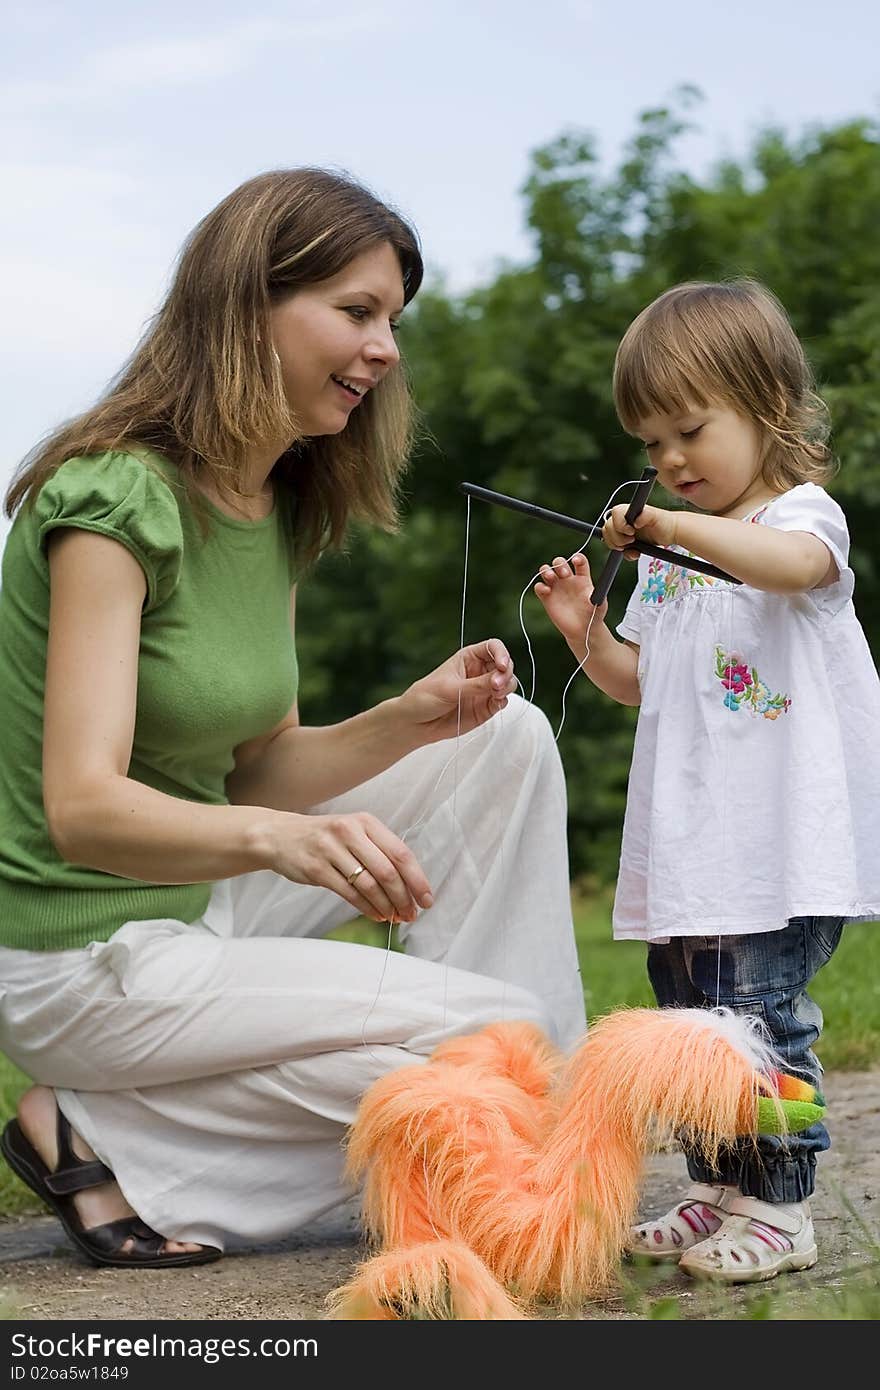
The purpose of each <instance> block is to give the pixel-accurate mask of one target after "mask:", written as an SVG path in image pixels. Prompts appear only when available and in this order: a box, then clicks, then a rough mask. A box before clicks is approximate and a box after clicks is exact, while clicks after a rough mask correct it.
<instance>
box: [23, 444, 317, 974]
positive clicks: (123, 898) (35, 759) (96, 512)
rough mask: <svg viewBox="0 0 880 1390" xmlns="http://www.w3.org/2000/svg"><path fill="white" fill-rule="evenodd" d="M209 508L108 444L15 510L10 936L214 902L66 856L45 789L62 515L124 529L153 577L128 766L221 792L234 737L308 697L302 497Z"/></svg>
mask: <svg viewBox="0 0 880 1390" xmlns="http://www.w3.org/2000/svg"><path fill="white" fill-rule="evenodd" d="M206 509H207V517H208V529H207V532H205V530H204V528H203V526H202V525H201V524H200V520H199V518H198V517H197V516H196V514H195V513H194V511H193V509H192V507H191V505H190V502H189V500H188V498H187V495H186V492H185V490H184V488H183V486H182V484H181V483H180V481H179V479H178V477H177V474H176V470H175V468H174V467H173V465H172V464H170V463H168V462H167V461H166V460H164V459H161V458H159V457H158V456H156V455H147V454H145V455H144V456H143V457H139V456H136V455H134V454H128V453H107V454H100V455H95V456H93V457H89V458H75V459H69V460H68V461H67V462H66V463H64V464H62V465H61V467H60V468H58V470H57V471H56V472H55V473H54V474H53V475H52V477H51V478H49V479H48V480H47V482H46V483H45V484H44V485H43V487H42V488H41V490H40V492H39V494H38V496H37V498H36V500H35V502H34V503H33V505H26V506H24V507H23V508H22V509H21V511H20V512H19V513H18V515H17V516H16V519H15V521H14V523H13V525H12V528H11V530H10V532H9V536H8V538H7V542H6V548H5V551H4V556H3V578H2V588H0V730H2V742H0V943H2V944H5V945H7V946H14V947H23V948H27V949H29V950H41V949H42V950H63V949H68V948H71V947H76V946H83V945H86V944H88V942H89V941H93V940H97V941H104V940H106V939H107V938H108V937H109V936H111V935H112V933H113V932H114V931H116V929H117V928H118V927H120V926H121V925H122V923H123V922H126V921H130V920H145V919H149V918H154V917H171V918H175V919H177V920H182V921H192V920H194V919H195V918H196V917H198V916H200V915H201V913H202V912H203V911H204V909H205V906H206V905H207V901H208V897H209V894H210V888H211V885H210V884H184V885H175V884H172V885H165V884H148V883H144V882H141V881H138V880H134V879H125V878H120V877H117V876H116V875H114V874H107V873H103V872H101V871H100V870H97V869H89V868H84V867H81V866H78V865H74V864H69V863H67V862H66V861H64V860H62V859H61V858H60V856H59V855H58V853H57V851H56V850H55V848H54V846H53V844H52V842H51V840H50V838H49V834H48V830H47V827H46V820H45V814H44V811H43V796H42V740H43V687H44V681H45V669H46V640H47V635H48V627H49V568H48V556H47V539H48V537H49V536H50V534H51V533H52V532H53V531H55V530H57V529H58V528H59V527H64V526H75V527H78V528H80V529H82V530H87V531H95V532H98V533H100V534H101V535H104V536H109V537H110V538H111V539H113V540H116V541H118V542H119V543H120V544H121V545H124V546H125V547H126V549H127V550H129V551H130V552H131V554H132V555H133V556H134V557H135V559H136V560H137V561H138V563H139V564H140V566H141V568H142V569H143V571H144V575H145V577H146V584H147V596H146V599H145V601H144V608H143V615H142V619H141V634H140V652H139V659H138V691H137V709H136V718H135V729H134V741H133V746H132V754H131V762H130V765H129V776H130V777H132V778H134V779H135V780H136V781H139V782H143V783H144V784H145V785H147V786H149V787H154V788H156V790H158V791H161V792H165V793H167V794H168V795H170V796H177V797H181V798H183V799H185V800H188V801H196V802H200V803H203V804H208V805H221V804H223V803H225V802H226V800H227V798H226V791H225V782H226V778H227V776H228V775H229V773H230V772H231V770H232V768H233V766H234V749H235V748H236V746H237V745H238V744H240V743H242V742H244V741H245V740H247V739H251V738H255V737H257V736H259V735H260V734H263V733H266V732H268V731H269V730H270V729H271V728H273V727H274V725H275V724H277V723H278V721H279V720H280V719H282V718H283V717H284V715H285V714H286V713H287V712H288V710H289V709H290V707H291V705H292V704H293V702H294V700H295V699H296V690H297V664H296V653H295V649H294V643H293V636H292V633H291V630H290V589H291V584H292V582H293V579H294V554H293V536H292V533H293V528H292V521H291V514H292V513H291V505H290V502H289V499H287V498H286V497H284V496H281V495H279V496H278V497H277V498H276V503H275V507H274V510H273V511H272V513H271V515H270V516H268V517H267V518H266V519H265V520H263V521H258V522H246V521H238V520H234V519H233V518H231V517H228V516H226V515H225V514H224V513H222V512H220V511H219V510H218V509H217V508H214V507H211V506H210V504H206Z"/></svg>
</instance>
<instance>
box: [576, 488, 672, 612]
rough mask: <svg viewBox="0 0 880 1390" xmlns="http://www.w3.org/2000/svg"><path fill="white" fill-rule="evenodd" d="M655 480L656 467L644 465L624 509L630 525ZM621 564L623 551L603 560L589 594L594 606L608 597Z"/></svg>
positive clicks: (611, 554) (648, 494) (615, 551)
mask: <svg viewBox="0 0 880 1390" xmlns="http://www.w3.org/2000/svg"><path fill="white" fill-rule="evenodd" d="M656 480H657V469H656V468H654V467H652V465H651V464H650V463H649V464H647V466H646V467H645V471H644V472H643V474H642V476H641V478H640V479H639V485H638V487H637V488H636V490H635V492H634V493H633V499H632V501H631V502H630V504H629V506H628V507H627V509H626V520H627V524H628V525H629V526H632V524H633V522H634V521H635V519H636V517H637V516H638V515H639V513H640V512H641V510H642V508H643V507H644V505H645V503H646V502H647V500H648V498H649V496H650V494H651V488H652V487H653V486H654V483H655V482H656ZM622 564H623V551H622V550H612V551H611V553H610V554H609V556H608V559H607V560H606V561H605V565H604V568H603V570H602V573H601V574H600V575H599V578H598V579H597V581H596V585H595V588H594V589H593V592H592V594H591V595H590V603H591V604H592V605H593V607H594V608H598V607H599V604H600V603H604V602H605V600H606V598H607V597H608V591H609V589H610V588H611V585H612V584H613V583H614V577H615V575H616V574H617V571H618V570H619V569H620V566H621V565H622Z"/></svg>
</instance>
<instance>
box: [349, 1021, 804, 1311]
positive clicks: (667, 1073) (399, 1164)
mask: <svg viewBox="0 0 880 1390" xmlns="http://www.w3.org/2000/svg"><path fill="white" fill-rule="evenodd" d="M774 1065H778V1059H775V1058H774V1057H773V1056H772V1054H771V1053H770V1052H769V1050H768V1048H767V1047H766V1046H765V1044H764V1043H763V1042H762V1039H761V1035H760V1034H759V1033H758V1032H757V1031H756V1027H755V1026H754V1025H753V1024H751V1023H750V1022H748V1021H747V1020H744V1019H741V1018H738V1017H736V1016H735V1015H733V1014H732V1013H730V1012H729V1011H728V1010H723V1009H621V1010H617V1011H616V1012H614V1013H611V1014H608V1015H607V1016H606V1017H605V1018H602V1019H600V1020H599V1021H598V1022H597V1023H595V1024H594V1025H593V1027H592V1028H591V1030H590V1032H589V1033H588V1034H587V1037H586V1040H585V1041H584V1042H583V1043H582V1044H581V1046H580V1047H579V1048H578V1050H577V1052H576V1053H575V1054H574V1056H573V1057H572V1058H571V1059H570V1061H568V1062H563V1060H562V1058H561V1057H560V1054H559V1053H557V1052H556V1051H555V1050H554V1049H553V1048H552V1046H551V1044H549V1043H548V1041H547V1039H546V1038H545V1037H544V1036H543V1034H541V1033H540V1032H539V1031H538V1030H536V1029H535V1028H534V1027H533V1026H532V1025H530V1024H525V1023H509V1024H496V1025H493V1026H492V1027H491V1028H489V1029H485V1030H483V1031H482V1032H480V1033H476V1034H474V1035H473V1036H472V1037H470V1038H458V1039H455V1040H453V1041H451V1042H450V1043H448V1044H444V1045H443V1047H441V1048H438V1050H437V1052H436V1053H435V1054H434V1055H433V1056H432V1058H431V1059H430V1060H429V1061H428V1062H427V1064H422V1065H419V1066H412V1067H404V1068H401V1069H400V1070H398V1071H394V1072H391V1073H389V1074H388V1075H387V1076H385V1077H383V1078H382V1079H381V1080H380V1081H378V1082H376V1083H375V1084H374V1085H373V1086H372V1087H371V1088H370V1090H369V1091H368V1092H367V1094H366V1095H365V1096H364V1098H363V1101H362V1103H361V1106H360V1109H359V1111H358V1116H357V1119H356V1120H355V1123H354V1125H353V1127H352V1130H351V1131H350V1135H349V1175H350V1176H351V1177H352V1179H354V1180H355V1181H360V1180H361V1179H363V1180H364V1217H365V1222H366V1225H367V1228H368V1229H369V1230H370V1231H371V1233H372V1234H373V1235H374V1236H375V1237H376V1238H377V1239H378V1241H379V1242H380V1244H381V1246H382V1247H383V1248H384V1251H385V1253H383V1254H381V1255H379V1256H378V1257H377V1258H376V1259H375V1260H372V1261H369V1262H368V1263H367V1264H366V1265H364V1266H362V1268H361V1270H360V1272H359V1273H358V1275H357V1276H356V1278H355V1279H354V1280H353V1281H352V1282H351V1283H350V1284H348V1285H346V1286H345V1288H344V1289H343V1290H340V1291H339V1293H338V1294H337V1296H336V1300H335V1303H334V1307H335V1308H336V1309H337V1311H336V1312H335V1313H334V1314H333V1316H337V1317H338V1316H341V1317H358V1318H360V1317H367V1318H397V1317H407V1318H408V1317H432V1318H434V1317H444V1318H448V1317H455V1318H503V1317H522V1316H523V1313H522V1312H521V1311H517V1310H518V1308H519V1307H520V1305H517V1304H516V1303H514V1301H513V1300H511V1299H509V1297H508V1294H507V1293H505V1292H504V1290H505V1289H510V1288H515V1289H516V1290H517V1293H518V1295H519V1296H521V1297H522V1298H523V1299H526V1300H531V1299H534V1298H536V1297H538V1296H545V1297H551V1298H558V1299H562V1300H564V1301H566V1302H575V1301H579V1300H582V1299H583V1298H585V1297H588V1296H590V1295H592V1294H596V1293H601V1292H602V1291H603V1290H605V1289H606V1288H607V1287H608V1286H609V1285H610V1284H611V1283H612V1282H613V1280H614V1278H615V1277H616V1274H617V1271H618V1267H619V1262H620V1258H621V1253H622V1250H623V1247H624V1245H625V1243H626V1238H627V1234H628V1230H629V1226H630V1225H631V1224H632V1222H633V1221H634V1219H635V1215H636V1210H637V1205H638V1184H639V1179H640V1177H641V1172H642V1165H643V1161H644V1156H645V1154H646V1152H647V1151H648V1148H649V1147H650V1146H651V1144H652V1141H653V1139H654V1137H655V1135H656V1130H657V1126H658V1124H659V1125H660V1126H663V1127H668V1128H670V1129H676V1130H684V1131H686V1132H688V1133H689V1134H690V1136H691V1137H692V1138H693V1140H694V1142H696V1143H699V1144H700V1145H701V1146H702V1148H703V1150H704V1152H705V1153H706V1155H707V1157H708V1159H709V1160H710V1161H712V1159H713V1158H715V1157H717V1155H718V1152H719V1149H720V1148H721V1146H722V1145H723V1144H727V1143H730V1142H732V1141H734V1140H735V1139H736V1138H737V1137H738V1136H740V1135H743V1134H754V1133H755V1130H756V1127H757V1118H756V1115H757V1102H758V1098H759V1096H760V1095H762V1094H764V1093H765V1092H766V1090H767V1083H766V1080H765V1078H764V1077H763V1076H762V1073H766V1072H768V1071H770V1070H772V1068H773V1066H774ZM340 1309H342V1310H343V1311H341V1312H340V1311H338V1310H340ZM401 1309H402V1310H403V1311H402V1312H401V1311H400V1310H401ZM511 1309H512V1310H513V1311H511ZM450 1310H451V1311H450ZM462 1310H466V1311H462Z"/></svg>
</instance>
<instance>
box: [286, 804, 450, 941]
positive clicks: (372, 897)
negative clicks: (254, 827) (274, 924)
mask: <svg viewBox="0 0 880 1390" xmlns="http://www.w3.org/2000/svg"><path fill="white" fill-rule="evenodd" d="M270 835H271V844H272V850H271V853H270V856H269V867H270V868H272V869H274V871H275V872H276V873H279V874H283V875H284V877H285V878H289V879H291V880H292V881H293V882H294V883H310V884H313V885H315V886H316V887H318V888H329V889H331V891H332V892H334V893H338V895H339V897H340V898H344V899H345V901H346V902H347V903H351V905H352V907H353V908H355V910H356V911H357V912H359V913H361V914H362V915H363V916H365V917H371V918H372V919H373V920H374V921H376V922H390V921H394V922H413V921H415V918H416V917H417V915H418V911H419V908H420V907H430V906H431V904H432V902H433V898H432V896H431V885H430V884H429V883H428V880H427V878H426V877H425V875H424V873H423V872H422V869H421V867H420V865H419V863H418V861H417V859H416V857H415V855H414V854H413V852H412V850H410V849H408V848H407V847H406V845H405V844H404V843H403V841H402V840H401V839H399V838H398V837H397V835H395V834H394V833H393V832H392V831H391V830H389V829H388V827H387V826H386V825H383V824H382V822H381V821H380V820H377V819H376V817H375V816H371V815H370V814H369V812H367V811H356V812H353V813H349V814H347V815H329V816H309V815H305V816H303V815H294V814H287V813H282V814H281V815H280V816H279V817H278V818H276V819H275V820H274V822H273V828H272V830H271V832H270ZM361 866H363V867H362V868H361ZM356 870H360V872H355V871H356Z"/></svg>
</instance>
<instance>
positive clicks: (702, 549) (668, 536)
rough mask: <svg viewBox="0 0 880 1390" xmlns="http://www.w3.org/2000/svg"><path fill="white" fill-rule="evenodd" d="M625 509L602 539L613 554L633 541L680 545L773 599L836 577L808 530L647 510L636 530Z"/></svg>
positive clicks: (829, 560)
mask: <svg viewBox="0 0 880 1390" xmlns="http://www.w3.org/2000/svg"><path fill="white" fill-rule="evenodd" d="M625 516H626V508H625V507H620V506H619V507H614V508H613V510H612V512H611V514H610V518H609V520H608V521H607V522H606V523H605V526H604V528H603V531H602V538H603V540H604V541H605V544H606V545H608V546H610V547H611V549H612V550H625V549H626V545H627V542H628V541H630V540H632V538H633V536H636V535H638V536H640V537H642V539H644V540H647V541H651V542H653V544H655V545H662V546H670V545H680V546H681V547H682V548H683V549H685V550H689V551H691V553H692V554H694V555H699V556H701V557H702V558H703V559H704V560H710V561H711V562H712V564H714V565H718V566H720V568H721V569H723V570H727V572H728V574H732V575H734V576H735V577H736V578H737V579H741V580H742V581H743V583H744V584H748V585H750V587H751V588H753V589H764V590H766V591H767V592H768V593H771V594H799V593H804V592H805V591H806V590H808V589H817V588H823V587H824V586H825V585H827V584H833V582H834V580H835V579H836V578H837V565H836V564H835V562H834V560H833V559H832V557H831V552H830V551H829V549H828V547H827V546H826V545H825V544H824V542H823V541H820V540H819V538H818V536H812V535H810V534H809V533H808V532H806V531H779V530H777V529H775V528H774V527H772V526H752V525H749V524H748V523H746V522H743V521H735V520H731V519H730V518H728V517H721V516H708V515H701V514H698V513H695V512H673V511H666V510H665V509H663V508H661V507H650V506H647V507H644V508H643V510H642V512H641V513H640V515H639V516H638V517H637V518H636V521H635V526H634V527H633V526H630V525H629V524H628V523H627V521H626V520H625Z"/></svg>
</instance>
